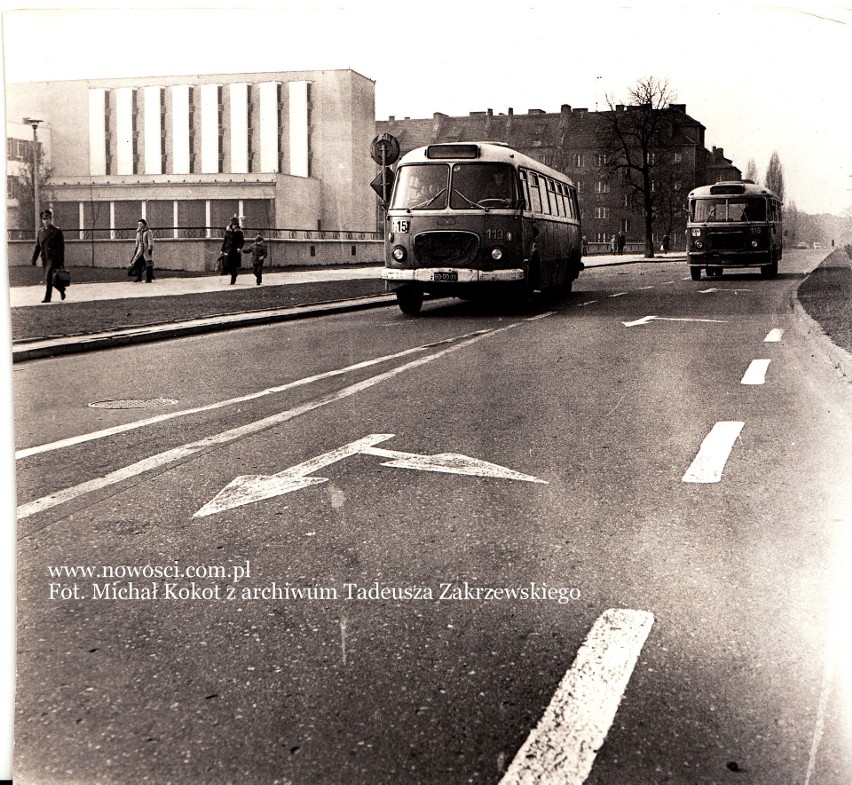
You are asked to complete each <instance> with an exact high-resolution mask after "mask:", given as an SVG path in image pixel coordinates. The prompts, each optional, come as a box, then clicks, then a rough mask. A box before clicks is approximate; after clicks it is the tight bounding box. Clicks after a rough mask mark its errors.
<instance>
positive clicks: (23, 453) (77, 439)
mask: <svg viewBox="0 0 852 785" xmlns="http://www.w3.org/2000/svg"><path fill="white" fill-rule="evenodd" d="M483 332H486V331H483V330H478V331H476V332H473V333H466V334H465V335H460V336H457V337H454V338H446V339H444V340H443V341H437V342H435V343H432V344H425V345H423V346H415V347H414V348H412V349H405V350H403V351H401V352H396V353H395V354H387V355H385V356H384V357H376V358H374V359H372V360H364V361H362V362H359V363H355V364H353V365H347V366H346V367H345V368H336V369H335V370H333V371H326V372H324V373H318V374H315V375H314V376H306V377H305V378H303V379H296V380H294V381H292V382H287V383H286V384H281V385H278V386H276V387H269V388H267V389H266V390H259V391H258V392H253V393H249V394H248V395H241V396H239V397H238V398H228V399H227V400H224V401H216V402H214V403H210V404H207V405H205V406H197V407H195V408H193V409H182V410H181V411H177V412H166V413H165V414H159V415H157V416H156V417H148V418H146V419H144V420H136V421H134V422H129V423H124V424H122V425H116V426H114V427H112V428H104V429H103V430H100V431H93V432H92V433H84V434H81V435H79V436H71V437H69V438H68V439H61V440H59V441H56V442H50V443H49V444H42V445H38V446H36V447H27V448H25V449H22V450H17V451H16V452H15V460H20V459H21V458H28V457H29V456H31V455H39V454H40V453H45V452H51V451H52V450H60V449H62V448H64V447H72V446H74V445H75V444H83V443H85V442H90V441H94V440H96V439H105V438H107V437H109V436H115V435H117V434H119V433H125V432H127V431H132V430H135V429H136V428H144V427H146V426H148V425H157V424H158V423H161V422H165V421H166V420H171V419H174V418H175V417H186V416H187V415H190V414H200V413H202V412H209V411H214V410H216V409H222V408H224V407H226V406H233V405H234V404H238V403H244V402H245V401H253V400H256V399H258V398H263V397H264V396H266V395H274V394H275V393H280V392H286V391H287V390H291V389H293V388H295V387H302V386H304V385H306V384H313V383H314V382H317V381H321V380H322V379H330V378H333V377H335V376H342V375H343V374H346V373H350V372H352V371H358V370H361V369H363V368H369V367H370V366H373V365H378V364H379V363H383V362H389V361H391V360H397V359H399V358H401V357H406V356H408V355H410V354H416V353H418V352H424V351H426V350H427V349H431V348H434V347H436V346H440V345H442V344H445V343H451V342H452V341H463V340H466V339H467V338H470V337H471V336H475V335H479V334H481V333H483Z"/></svg>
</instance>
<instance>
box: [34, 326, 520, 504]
mask: <svg viewBox="0 0 852 785" xmlns="http://www.w3.org/2000/svg"><path fill="white" fill-rule="evenodd" d="M522 323H523V322H514V323H513V324H509V325H506V326H505V327H500V328H498V329H496V330H490V331H488V332H480V333H477V334H474V336H473V337H472V338H468V339H467V340H464V341H460V342H458V343H455V344H452V345H450V346H448V347H447V348H445V349H442V350H441V351H439V352H435V353H434V354H430V355H427V356H426V357H418V358H417V359H416V360H412V361H411V362H408V363H405V364H403V365H399V366H397V367H396V368H391V369H390V370H388V371H385V372H383V373H380V374H378V375H377V376H372V377H370V378H368V379H364V380H363V381H361V382H358V383H356V384H351V385H349V386H348V387H344V388H343V389H341V390H338V391H337V392H335V393H331V394H330V395H326V396H324V397H322V398H318V399H316V400H313V401H308V402H306V403H303V404H302V405H301V406H297V407H296V408H295V409H287V410H285V411H283V412H279V413H278V414H273V415H271V416H270V417H264V418H263V419H261V420H256V421H255V422H250V423H247V424H246V425H243V426H240V427H238V428H231V429H230V430H227V431H223V432H222V433H218V434H214V435H213V436H208V437H207V438H206V439H200V440H199V441H196V442H191V443H189V444H184V445H181V446H180V447H175V448H173V449H171V450H167V451H166V452H162V453H159V454H157V455H152V456H150V457H148V458H145V459H143V460H141V461H137V462H136V463H133V464H130V465H129V466H125V467H123V468H121V469H117V470H115V471H113V472H110V473H109V474H106V475H104V476H103V477H98V478H95V479H94V480H89V481H87V482H84V483H81V484H79V485H74V486H72V487H70V488H65V489H63V490H61V491H56V492H55V493H51V494H49V495H48V496H43V497H41V498H40V499H36V500H34V501H31V502H29V503H27V504H22V505H20V506H19V507H18V520H21V519H23V518H27V517H29V516H31V515H35V514H36V513H39V512H44V511H45V510H49V509H50V508H51V507H55V506H57V505H58V504H64V503H65V502H69V501H72V500H74V499H76V498H78V497H80V496H84V495H86V494H87V493H92V492H93V491H98V490H101V489H102V488H106V487H108V486H110V485H114V484H116V483H119V482H123V481H124V480H127V479H130V478H131V477H135V476H137V475H139V474H142V473H144V472H148V471H152V470H154V469H159V468H161V467H163V466H167V465H169V464H171V463H175V462H177V461H180V460H184V459H186V458H189V457H191V456H193V455H195V454H197V453H199V452H202V451H203V450H206V449H208V448H210V447H216V446H221V445H223V444H227V443H229V442H233V441H236V440H237V439H241V438H243V437H244V436H250V435H252V434H255V433H258V432H260V431H263V430H266V429H267V428H272V427H273V426H276V425H281V424H282V423H285V422H287V421H288V420H292V419H294V418H295V417H299V416H300V415H302V414H306V413H308V412H312V411H314V410H315V409H319V408H320V407H322V406H326V405H327V404H330V403H334V402H335V401H339V400H341V399H343V398H348V397H349V396H350V395H355V394H356V393H359V392H362V391H363V390H366V389H368V388H370V387H372V386H373V385H376V384H379V383H381V382H384V381H387V380H388V379H392V378H393V377H395V376H398V375H399V374H401V373H404V372H405V371H409V370H413V369H414V368H419V367H420V366H421V365H426V364H427V363H430V362H432V361H433V360H437V359H439V358H441V357H444V356H446V355H448V354H450V353H451V352H455V351H457V350H459V349H462V348H465V347H467V346H471V345H472V344H474V343H478V342H479V341H480V340H482V339H483V338H485V337H486V336H492V335H498V334H499V333H502V332H505V331H506V330H511V329H512V328H514V327H519V326H520V325H521V324H522Z"/></svg>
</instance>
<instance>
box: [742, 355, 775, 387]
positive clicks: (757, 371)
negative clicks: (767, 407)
mask: <svg viewBox="0 0 852 785" xmlns="http://www.w3.org/2000/svg"><path fill="white" fill-rule="evenodd" d="M769 362H770V361H769V360H752V361H751V365H749V367H748V370H747V371H746V372H745V373H744V374H743V378H742V380H741V382H740V384H763V383H764V382H765V381H766V370H767V369H768V368H769Z"/></svg>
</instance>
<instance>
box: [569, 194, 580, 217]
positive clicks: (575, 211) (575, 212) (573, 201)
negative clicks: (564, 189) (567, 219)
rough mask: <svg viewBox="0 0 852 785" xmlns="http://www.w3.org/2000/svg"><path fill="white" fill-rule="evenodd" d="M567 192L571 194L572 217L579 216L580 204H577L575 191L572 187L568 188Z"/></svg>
mask: <svg viewBox="0 0 852 785" xmlns="http://www.w3.org/2000/svg"><path fill="white" fill-rule="evenodd" d="M568 193H569V194H570V196H571V213H572V214H573V216H574V218H579V217H580V205H579V204H577V191H576V190H575V189H574V188H569V189H568Z"/></svg>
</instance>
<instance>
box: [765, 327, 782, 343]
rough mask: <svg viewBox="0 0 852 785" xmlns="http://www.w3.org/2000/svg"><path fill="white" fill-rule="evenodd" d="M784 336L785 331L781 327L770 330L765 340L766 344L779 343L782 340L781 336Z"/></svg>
mask: <svg viewBox="0 0 852 785" xmlns="http://www.w3.org/2000/svg"><path fill="white" fill-rule="evenodd" d="M782 335H784V330H782V329H781V328H780V327H776V328H774V329H773V330H770V331H769V333H767V335H766V338H764V339H763V342H764V343H778V342H779V341H780V340H781V336H782Z"/></svg>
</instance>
